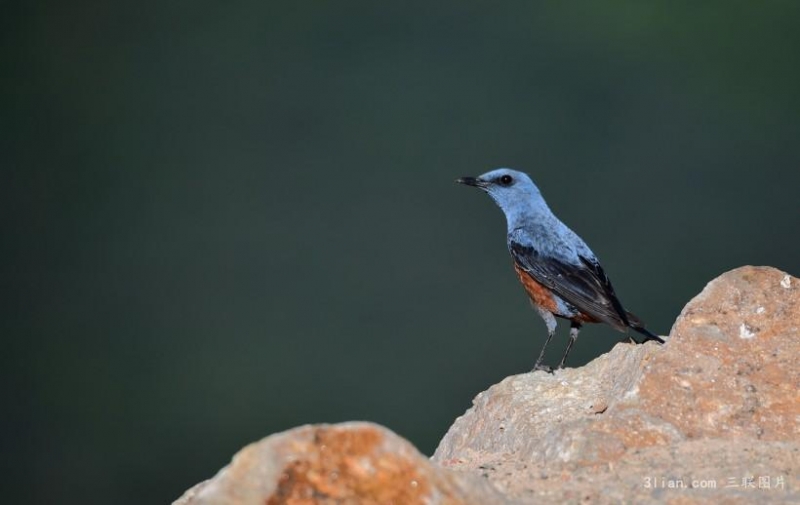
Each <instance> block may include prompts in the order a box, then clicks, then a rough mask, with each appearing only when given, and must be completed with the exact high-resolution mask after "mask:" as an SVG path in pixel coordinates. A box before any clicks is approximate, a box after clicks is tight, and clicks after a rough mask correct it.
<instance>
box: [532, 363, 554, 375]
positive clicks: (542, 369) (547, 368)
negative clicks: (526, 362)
mask: <svg viewBox="0 0 800 505" xmlns="http://www.w3.org/2000/svg"><path fill="white" fill-rule="evenodd" d="M531 372H546V373H553V367H551V366H549V365H542V364H541V363H537V364H536V365H534V366H533V370H531Z"/></svg>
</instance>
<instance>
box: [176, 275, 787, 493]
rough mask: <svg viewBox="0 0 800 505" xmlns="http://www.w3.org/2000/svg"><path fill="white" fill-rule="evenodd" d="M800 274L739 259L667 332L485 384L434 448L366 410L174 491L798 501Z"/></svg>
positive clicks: (243, 454)
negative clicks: (586, 359) (582, 361)
mask: <svg viewBox="0 0 800 505" xmlns="http://www.w3.org/2000/svg"><path fill="white" fill-rule="evenodd" d="M799 472H800V279H797V278H795V277H792V276H790V275H788V274H786V273H783V272H781V271H779V270H776V269H774V268H767V267H742V268H739V269H736V270H733V271H731V272H728V273H726V274H724V275H722V276H720V277H718V278H717V279H715V280H713V281H712V282H710V283H709V284H708V285H707V286H706V288H705V289H704V290H703V292H702V293H700V294H699V295H698V296H696V297H695V298H694V299H693V300H692V301H691V302H689V304H688V305H686V307H685V308H684V309H683V311H682V312H681V314H680V316H679V317H678V319H677V321H676V322H675V325H674V326H673V328H672V331H671V332H670V335H669V339H668V341H667V343H666V344H665V345H663V346H660V345H658V344H655V343H648V344H645V345H640V346H639V345H630V344H618V345H617V346H616V347H614V349H612V350H611V352H609V353H607V354H604V355H602V356H600V357H599V358H597V359H595V360H594V361H592V362H591V363H589V364H587V365H586V366H584V367H581V368H576V369H564V370H559V371H557V372H556V373H555V374H547V373H544V372H532V373H526V374H521V375H515V376H512V377H508V378H507V379H505V380H503V381H502V382H500V383H499V384H496V385H494V386H492V387H490V388H489V389H488V390H487V391H485V392H483V393H481V394H479V395H478V396H477V397H476V398H475V400H474V401H473V406H472V408H470V409H469V410H468V411H467V412H466V413H465V414H464V415H463V416H461V417H460V418H458V419H457V420H456V421H455V423H454V424H453V426H452V427H451V428H450V430H449V431H448V432H447V434H446V435H445V437H444V438H443V439H442V441H441V443H440V444H439V447H438V448H437V450H436V453H435V454H434V455H433V457H432V458H431V459H430V460H429V459H428V458H426V457H425V456H423V455H421V454H420V453H419V452H418V451H417V450H416V449H415V448H414V447H413V446H412V445H411V444H410V443H408V442H407V441H405V440H404V439H402V438H401V437H399V436H397V435H395V434H394V433H392V432H391V431H389V430H387V429H386V428H382V427H380V426H377V425H374V424H370V423H344V424H339V425H315V426H305V427H300V428H296V429H293V430H290V431H287V432H284V433H279V434H276V435H272V436H269V437H267V438H265V439H263V440H261V441H260V442H257V443H255V444H252V445H250V446H248V447H246V448H245V449H243V450H242V451H240V452H239V453H238V454H237V455H236V456H235V457H234V459H233V462H232V463H231V464H230V465H228V466H227V467H225V468H224V469H222V470H221V471H220V472H219V473H218V474H217V475H216V476H215V477H213V478H212V479H210V480H208V481H205V482H202V483H200V484H198V485H197V486H195V487H193V488H192V489H190V490H189V491H187V492H186V493H185V494H184V496H182V497H181V498H180V499H179V500H177V501H176V502H175V503H176V504H183V505H188V504H242V505H244V504H256V503H258V504H267V505H274V504H281V503H286V504H292V505H300V504H314V503H323V504H351V503H352V504H367V505H369V504H384V503H387V504H388V503H395V504H415V503H425V504H439V503H441V504H493V503H498V504H504V503H514V504H518V503H519V504H523V503H539V502H543V501H545V500H547V501H552V502H554V503H578V502H592V503H620V502H623V503H631V502H637V503H648V502H652V503H662V502H670V503H681V504H689V503H720V502H724V503H752V502H754V501H756V500H757V501H759V502H762V503H800V488H798V486H799V485H800V479H799V478H798V477H799V476H800V473H799Z"/></svg>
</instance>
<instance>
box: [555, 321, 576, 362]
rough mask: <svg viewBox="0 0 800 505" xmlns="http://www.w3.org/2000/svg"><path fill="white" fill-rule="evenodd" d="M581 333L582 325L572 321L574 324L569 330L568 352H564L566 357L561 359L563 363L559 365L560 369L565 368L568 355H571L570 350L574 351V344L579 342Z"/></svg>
mask: <svg viewBox="0 0 800 505" xmlns="http://www.w3.org/2000/svg"><path fill="white" fill-rule="evenodd" d="M579 331H581V324H580V323H576V322H575V321H572V324H571V325H570V328H569V343H568V344H567V350H566V351H564V357H563V358H561V363H559V364H558V368H564V362H565V361H567V355H568V354H569V351H570V349H572V346H573V344H575V341H576V340H578V332H579Z"/></svg>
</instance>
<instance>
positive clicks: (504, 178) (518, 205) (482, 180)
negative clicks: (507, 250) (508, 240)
mask: <svg viewBox="0 0 800 505" xmlns="http://www.w3.org/2000/svg"><path fill="white" fill-rule="evenodd" d="M457 182H459V183H461V184H466V185H467V186H474V187H476V188H480V189H482V190H483V191H485V192H486V193H488V194H489V196H491V197H492V200H494V201H495V203H496V204H497V205H498V207H500V209H501V210H502V211H503V213H504V214H505V216H506V223H507V224H508V230H509V232H511V230H513V229H515V228H519V227H521V226H524V225H525V224H526V223H529V222H531V221H538V220H541V219H542V218H549V217H550V216H552V212H551V211H550V208H549V207H548V206H547V203H545V201H544V198H542V193H541V192H540V191H539V188H538V187H537V186H536V184H535V183H534V182H533V181H532V180H531V178H530V177H528V174H525V173H523V172H518V171H516V170H511V169H510V168H498V169H496V170H492V171H490V172H486V173H485V174H483V175H480V176H478V177H462V178H460V179H458V180H457Z"/></svg>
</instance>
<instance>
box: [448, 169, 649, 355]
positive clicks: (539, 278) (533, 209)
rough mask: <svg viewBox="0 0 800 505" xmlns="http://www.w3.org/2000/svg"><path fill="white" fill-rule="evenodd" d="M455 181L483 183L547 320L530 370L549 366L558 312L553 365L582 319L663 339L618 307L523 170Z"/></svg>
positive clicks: (584, 249) (587, 253)
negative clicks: (565, 323) (560, 324)
mask: <svg viewBox="0 0 800 505" xmlns="http://www.w3.org/2000/svg"><path fill="white" fill-rule="evenodd" d="M456 182H459V183H461V184H466V185H467V186H474V187H476V188H480V189H482V190H483V191H485V192H486V193H488V194H489V196H491V197H492V199H493V200H494V201H495V203H497V205H498V206H499V207H500V209H501V210H502V211H503V213H504V214H505V215H506V223H507V225H508V235H507V241H508V250H509V252H510V253H511V257H512V258H513V260H514V270H516V272H517V275H518V276H519V280H520V281H521V282H522V285H523V286H524V287H525V291H527V293H528V296H529V297H530V299H531V302H532V304H533V306H534V307H535V308H536V310H537V312H539V315H541V316H542V319H544V322H545V324H546V325H547V339H546V340H545V342H544V346H543V347H542V351H541V353H539V358H538V359H537V360H536V364H535V365H534V370H542V369H544V370H551V369H550V368H549V367H546V366H542V359H543V358H544V351H545V349H546V348H547V344H549V343H550V339H552V338H553V334H554V333H555V330H556V318H557V317H559V318H562V319H567V320H569V322H570V326H571V327H570V332H569V343H568V344H567V349H566V351H565V352H564V357H562V358H561V362H560V363H559V365H558V368H561V367H563V366H564V362H565V361H566V360H567V355H568V354H569V351H570V349H572V345H573V344H574V343H575V340H577V338H578V332H579V331H580V329H581V326H582V325H583V324H584V323H606V324H609V325H611V326H612V327H614V328H616V329H617V330H619V331H622V332H625V331H627V329H628V328H632V329H634V330H636V331H637V332H639V333H641V334H642V335H644V336H645V338H644V340H643V341H642V342H641V343H644V342H646V341H648V340H656V341H658V342H661V343H662V344H663V343H664V340H662V339H661V337H659V336H658V335H655V334H654V333H651V332H650V331H648V330H647V329H646V328H645V327H644V323H642V321H641V320H640V319H639V318H638V317H636V316H635V315H633V314H631V313H630V312H627V311H626V310H625V309H624V308H623V307H622V304H621V303H620V301H619V299H617V295H616V294H615V293H614V288H613V287H612V286H611V281H610V280H609V279H608V276H607V275H606V274H605V272H604V271H603V268H602V267H601V266H600V262H599V261H598V259H597V257H596V256H595V255H594V253H593V252H592V250H591V249H589V246H587V245H586V242H584V241H583V240H582V239H581V238H580V237H579V236H578V235H577V234H576V233H575V232H574V231H572V230H570V229H569V228H568V227H567V225H565V224H564V223H562V222H561V221H560V220H559V219H558V218H557V217H556V216H555V215H554V214H553V212H552V211H551V210H550V208H549V207H548V206H547V203H545V201H544V198H542V194H541V193H540V192H539V188H538V187H536V184H534V183H533V181H532V180H531V178H530V177H528V175H527V174H524V173H522V172H517V171H516V170H510V169H508V168H499V169H497V170H492V171H491V172H487V173H485V174H483V175H481V176H479V177H462V178H460V179H457V180H456ZM632 340H634V339H632ZM634 342H636V340H634Z"/></svg>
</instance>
